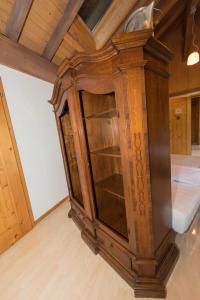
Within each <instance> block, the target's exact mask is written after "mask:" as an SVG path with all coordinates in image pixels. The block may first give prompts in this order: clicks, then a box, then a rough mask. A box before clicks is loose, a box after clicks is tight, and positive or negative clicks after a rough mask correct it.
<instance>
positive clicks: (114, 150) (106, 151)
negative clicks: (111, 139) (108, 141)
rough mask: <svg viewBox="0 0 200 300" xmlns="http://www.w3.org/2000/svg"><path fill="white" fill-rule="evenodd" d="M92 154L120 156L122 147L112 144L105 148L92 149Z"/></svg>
mask: <svg viewBox="0 0 200 300" xmlns="http://www.w3.org/2000/svg"><path fill="white" fill-rule="evenodd" d="M90 153H91V154H96V155H101V156H111V157H120V156H121V155H120V148H119V147H118V146H112V147H107V148H103V149H100V150H95V151H91V152H90Z"/></svg>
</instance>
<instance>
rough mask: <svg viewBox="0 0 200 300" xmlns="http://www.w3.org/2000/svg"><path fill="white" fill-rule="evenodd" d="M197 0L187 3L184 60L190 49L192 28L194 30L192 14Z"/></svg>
mask: <svg viewBox="0 0 200 300" xmlns="http://www.w3.org/2000/svg"><path fill="white" fill-rule="evenodd" d="M199 2H200V1H199V0H191V1H189V2H188V4H187V14H186V22H185V40H184V52H183V53H184V54H183V56H184V60H186V59H187V57H188V55H189V52H190V50H191V45H192V44H193V43H192V40H193V30H194V26H195V24H194V15H195V13H196V10H197V6H198V5H199Z"/></svg>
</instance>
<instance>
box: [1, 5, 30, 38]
mask: <svg viewBox="0 0 200 300" xmlns="http://www.w3.org/2000/svg"><path fill="white" fill-rule="evenodd" d="M32 3H33V0H15V2H14V5H13V8H12V10H11V13H10V16H9V19H8V23H7V27H6V36H7V37H9V38H10V39H11V40H13V41H15V42H17V41H18V39H19V37H20V35H21V32H22V30H23V27H24V24H25V22H26V19H27V17H28V14H29V11H30V9H31V6H32Z"/></svg>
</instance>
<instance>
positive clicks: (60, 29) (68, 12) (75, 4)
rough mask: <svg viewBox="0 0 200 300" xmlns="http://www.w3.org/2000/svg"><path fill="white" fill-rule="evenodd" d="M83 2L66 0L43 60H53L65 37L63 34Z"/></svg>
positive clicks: (81, 0)
mask: <svg viewBox="0 0 200 300" xmlns="http://www.w3.org/2000/svg"><path fill="white" fill-rule="evenodd" d="M83 2H84V0H76V1H75V0H68V2H67V5H66V8H65V11H64V14H63V16H62V18H61V19H60V21H59V23H58V24H57V26H56V28H55V30H54V32H53V34H52V36H51V38H50V40H49V42H48V44H47V46H46V47H45V49H44V52H43V56H44V57H45V58H47V59H49V60H51V59H52V58H53V56H54V55H55V53H56V51H57V50H58V48H59V46H60V44H61V42H62V40H63V38H64V36H65V33H66V32H67V31H68V30H69V28H70V26H71V24H72V22H73V21H74V19H75V17H76V15H77V14H78V11H79V9H80V8H81V5H82V4H83Z"/></svg>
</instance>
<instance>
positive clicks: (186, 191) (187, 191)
mask: <svg viewBox="0 0 200 300" xmlns="http://www.w3.org/2000/svg"><path fill="white" fill-rule="evenodd" d="M199 205H200V186H190V185H188V184H183V183H175V182H173V183H172V206H173V209H172V227H173V229H174V230H175V231H176V232H178V233H184V232H186V231H187V230H188V228H189V227H190V225H191V223H192V221H193V219H194V217H195V215H196V213H197V210H198V208H199Z"/></svg>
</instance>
